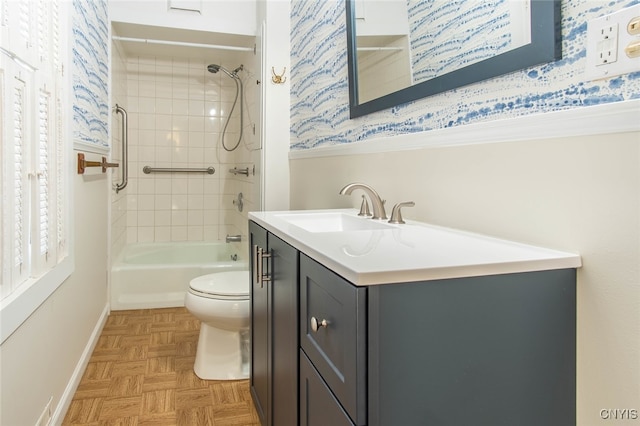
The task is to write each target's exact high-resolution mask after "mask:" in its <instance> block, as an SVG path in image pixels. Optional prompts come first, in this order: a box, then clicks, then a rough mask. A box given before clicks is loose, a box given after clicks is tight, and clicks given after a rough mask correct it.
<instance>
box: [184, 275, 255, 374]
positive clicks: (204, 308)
mask: <svg viewBox="0 0 640 426" xmlns="http://www.w3.org/2000/svg"><path fill="white" fill-rule="evenodd" d="M249 285H250V284H249V271H228V272H217V273H213V274H208V275H202V276H200V277H197V278H194V279H192V280H191V282H190V283H189V291H188V292H187V295H186V297H185V307H186V308H187V310H188V311H189V312H191V313H192V314H193V315H194V316H195V317H196V318H198V319H199V320H200V321H201V324H200V337H199V338H198V347H197V350H196V361H195V364H194V367H193V370H194V371H195V373H196V375H197V376H198V377H200V378H201V379H204V380H238V379H246V378H248V377H249Z"/></svg>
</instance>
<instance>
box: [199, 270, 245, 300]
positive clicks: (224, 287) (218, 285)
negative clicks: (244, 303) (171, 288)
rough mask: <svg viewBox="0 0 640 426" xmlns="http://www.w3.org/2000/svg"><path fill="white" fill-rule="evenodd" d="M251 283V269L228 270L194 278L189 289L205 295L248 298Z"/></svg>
mask: <svg viewBox="0 0 640 426" xmlns="http://www.w3.org/2000/svg"><path fill="white" fill-rule="evenodd" d="M249 285H250V283H249V271H228V272H215V273H213V274H208V275H202V276H200V277H197V278H194V279H192V280H191V282H190V283H189V289H190V290H192V292H193V293H195V294H198V295H199V296H203V297H211V298H234V299H248V298H249Z"/></svg>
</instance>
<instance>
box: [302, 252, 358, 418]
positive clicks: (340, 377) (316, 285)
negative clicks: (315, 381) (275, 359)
mask: <svg viewBox="0 0 640 426" xmlns="http://www.w3.org/2000/svg"><path fill="white" fill-rule="evenodd" d="M365 315H366V288H364V287H356V286H354V285H352V284H350V283H349V282H348V281H346V280H345V279H343V278H342V277H340V276H338V275H337V274H335V273H334V272H332V271H330V270H329V269H327V268H325V267H324V266H322V265H321V264H319V263H317V262H316V261H314V260H312V259H311V258H309V257H307V256H305V255H303V254H301V255H300V342H301V343H300V345H301V346H302V348H303V349H304V351H305V353H306V354H307V356H308V357H309V359H310V360H311V362H312V363H313V365H314V366H315V368H316V369H317V370H318V372H319V373H320V375H321V376H322V378H323V379H324V381H325V382H326V383H327V384H328V385H329V388H330V389H331V391H332V392H333V394H334V395H335V396H336V398H337V399H338V401H339V402H340V404H341V405H342V407H344V409H345V411H346V412H347V413H348V414H349V416H350V417H351V419H352V420H353V422H354V423H355V424H358V425H360V424H365V423H366V394H365V392H366V354H365V344H366V330H365V324H366V323H365V320H366V317H365ZM314 321H315V323H316V324H318V326H317V327H316V330H315V331H314V329H313V328H314V325H313V322H314ZM323 324H324V325H323Z"/></svg>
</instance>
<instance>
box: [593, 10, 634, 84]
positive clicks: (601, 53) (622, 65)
mask: <svg viewBox="0 0 640 426" xmlns="http://www.w3.org/2000/svg"><path fill="white" fill-rule="evenodd" d="M639 27H640V4H637V5H634V6H630V7H627V8H625V9H622V10H619V11H618V12H615V13H611V14H609V15H605V16H602V17H600V18H596V19H593V20H591V21H589V22H588V23H587V67H586V70H585V73H586V77H587V79H588V80H598V79H602V78H609V77H614V76H617V75H621V74H627V73H630V72H633V71H640V56H639V55H638V54H637V53H636V52H637V46H638V44H639V43H640V30H638V28H639Z"/></svg>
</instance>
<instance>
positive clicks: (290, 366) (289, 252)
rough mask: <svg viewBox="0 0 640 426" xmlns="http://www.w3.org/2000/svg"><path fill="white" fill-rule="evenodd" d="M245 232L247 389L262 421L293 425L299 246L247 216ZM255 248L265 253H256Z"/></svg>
mask: <svg viewBox="0 0 640 426" xmlns="http://www.w3.org/2000/svg"><path fill="white" fill-rule="evenodd" d="M249 234H250V244H251V247H252V248H253V249H252V256H251V257H252V259H251V260H252V261H251V277H252V278H251V379H250V382H251V395H252V398H253V401H254V403H255V406H256V409H257V411H258V415H259V416H260V421H261V422H262V424H263V425H265V426H267V425H273V426H288V425H291V426H295V425H297V424H298V350H299V349H298V348H299V345H298V251H297V250H296V249H294V248H293V247H291V246H290V245H289V244H287V243H286V242H284V241H282V240H281V239H280V238H278V237H276V236H275V235H273V234H270V233H268V232H267V231H266V230H265V229H264V228H262V227H260V226H258V225H257V224H255V223H254V222H249ZM258 248H259V249H261V253H263V254H264V255H261V256H258V250H257V249H258ZM259 262H260V263H259ZM259 273H261V274H259ZM260 275H261V276H260Z"/></svg>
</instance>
